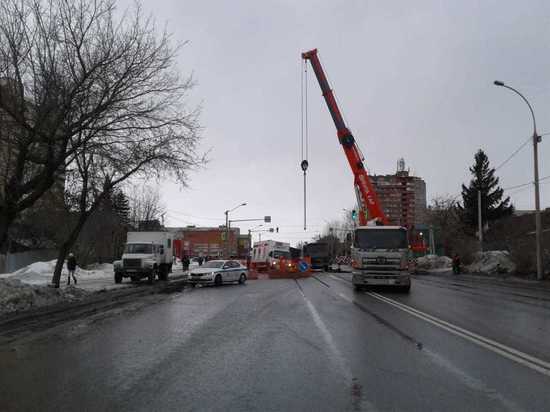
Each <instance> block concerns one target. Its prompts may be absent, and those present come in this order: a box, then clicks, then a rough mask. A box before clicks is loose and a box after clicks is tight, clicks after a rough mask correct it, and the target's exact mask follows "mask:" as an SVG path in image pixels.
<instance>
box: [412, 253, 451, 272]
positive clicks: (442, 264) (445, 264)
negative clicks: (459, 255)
mask: <svg viewBox="0 0 550 412" xmlns="http://www.w3.org/2000/svg"><path fill="white" fill-rule="evenodd" d="M452 266H453V260H452V259H451V258H450V257H448V256H437V255H426V256H422V257H419V258H418V259H416V268H417V269H420V270H433V269H449V268H451V267H452Z"/></svg>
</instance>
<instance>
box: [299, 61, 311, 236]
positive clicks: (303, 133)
mask: <svg viewBox="0 0 550 412" xmlns="http://www.w3.org/2000/svg"><path fill="white" fill-rule="evenodd" d="M300 75H301V76H300V77H301V86H302V87H301V119H300V120H301V122H300V138H301V153H300V154H301V157H302V162H301V163H300V167H301V169H302V171H303V172H304V230H307V224H306V222H307V219H306V193H307V190H306V189H307V186H306V172H307V168H308V166H309V163H308V151H309V147H308V146H309V136H308V135H309V130H308V115H307V114H308V113H307V112H308V107H307V61H305V60H304V59H302V70H301V73H300ZM304 149H305V150H304Z"/></svg>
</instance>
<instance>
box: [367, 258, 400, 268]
mask: <svg viewBox="0 0 550 412" xmlns="http://www.w3.org/2000/svg"><path fill="white" fill-rule="evenodd" d="M400 263H401V259H399V258H397V259H396V258H386V257H385V256H378V257H375V258H364V259H363V266H366V265H381V266H397V267H399V264H400Z"/></svg>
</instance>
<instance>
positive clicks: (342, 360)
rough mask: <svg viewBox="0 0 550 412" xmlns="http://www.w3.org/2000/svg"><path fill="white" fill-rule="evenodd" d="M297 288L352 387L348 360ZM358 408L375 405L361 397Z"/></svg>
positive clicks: (373, 410) (364, 408)
mask: <svg viewBox="0 0 550 412" xmlns="http://www.w3.org/2000/svg"><path fill="white" fill-rule="evenodd" d="M298 290H299V291H300V294H301V295H302V297H303V298H304V301H305V302H306V306H307V308H308V309H309V312H310V314H311V317H312V318H313V322H314V323H315V326H317V329H319V331H320V332H321V335H322V336H323V339H324V340H325V343H326V344H327V346H328V347H329V349H330V354H331V355H332V356H331V358H332V359H331V360H332V362H333V363H334V364H335V365H336V366H337V367H338V369H339V370H340V374H341V375H342V376H343V377H344V379H345V380H346V381H347V383H348V386H349V387H352V385H353V373H352V371H351V369H350V367H349V365H348V362H347V361H346V358H345V357H344V355H342V352H340V350H339V349H338V347H337V346H336V343H335V342H334V338H333V337H332V334H331V333H330V331H329V330H328V328H327V326H326V325H325V322H323V319H321V315H320V314H319V312H318V311H317V309H315V306H313V303H311V301H310V300H309V299H308V298H307V297H306V295H305V293H304V291H303V290H302V289H301V288H300V287H298ZM360 410H362V411H372V412H376V411H377V409H376V408H375V406H374V405H373V404H372V403H370V402H369V401H368V400H366V399H365V398H363V397H362V398H361V400H360Z"/></svg>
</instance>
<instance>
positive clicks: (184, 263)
mask: <svg viewBox="0 0 550 412" xmlns="http://www.w3.org/2000/svg"><path fill="white" fill-rule="evenodd" d="M189 263H191V262H189V257H187V256H184V257H183V258H182V259H181V264H182V266H183V270H184V271H186V270H189Z"/></svg>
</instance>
